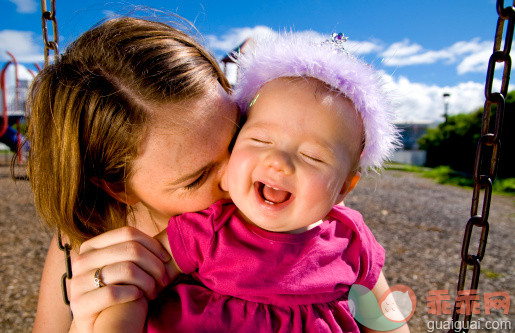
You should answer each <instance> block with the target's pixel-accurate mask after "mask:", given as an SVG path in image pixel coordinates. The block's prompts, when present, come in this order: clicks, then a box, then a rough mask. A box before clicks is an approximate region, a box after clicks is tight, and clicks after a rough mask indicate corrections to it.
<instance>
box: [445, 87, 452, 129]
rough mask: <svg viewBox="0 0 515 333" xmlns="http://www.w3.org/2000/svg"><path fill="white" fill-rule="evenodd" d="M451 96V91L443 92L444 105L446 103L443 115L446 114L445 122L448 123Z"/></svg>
mask: <svg viewBox="0 0 515 333" xmlns="http://www.w3.org/2000/svg"><path fill="white" fill-rule="evenodd" d="M449 97H451V94H449V93H443V105H444V113H443V116H444V118H445V123H447V117H448V109H449Z"/></svg>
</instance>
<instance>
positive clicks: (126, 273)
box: [70, 261, 160, 299]
mask: <svg viewBox="0 0 515 333" xmlns="http://www.w3.org/2000/svg"><path fill="white" fill-rule="evenodd" d="M96 272H97V270H91V271H88V272H85V273H84V274H80V275H74V276H73V279H72V282H71V285H70V289H71V293H72V295H81V294H86V293H88V292H90V291H92V290H94V289H96V288H98V286H96V285H95V281H94V280H95V277H96V276H95V273H96ZM98 279H99V280H100V282H102V283H103V284H105V285H134V286H136V287H138V288H139V289H140V290H141V291H143V293H144V294H145V296H146V297H147V298H148V299H154V298H155V297H156V296H157V293H158V288H159V286H158V284H157V283H156V280H155V279H154V278H153V277H152V276H151V275H149V274H148V273H147V272H145V271H144V270H143V269H141V268H140V267H139V266H138V265H136V264H135V263H133V262H131V261H124V262H119V263H114V264H111V265H108V266H104V267H102V268H101V269H100V271H99V274H98ZM101 288H103V287H101ZM159 289H160V288H159Z"/></svg>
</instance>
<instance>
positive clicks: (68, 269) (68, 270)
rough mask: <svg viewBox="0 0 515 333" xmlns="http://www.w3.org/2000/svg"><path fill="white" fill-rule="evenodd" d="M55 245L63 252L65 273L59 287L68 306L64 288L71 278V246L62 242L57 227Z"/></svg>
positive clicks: (66, 293) (66, 290)
mask: <svg viewBox="0 0 515 333" xmlns="http://www.w3.org/2000/svg"><path fill="white" fill-rule="evenodd" d="M57 247H58V248H59V250H61V251H63V252H64V263H65V266H66V273H64V274H63V276H62V277H61V289H62V292H63V300H64V304H66V305H68V306H70V299H69V298H68V288H66V280H67V279H68V280H70V279H71V278H72V260H71V256H70V251H71V246H70V244H68V243H65V244H63V239H62V236H61V230H60V229H57ZM70 314H71V311H70ZM72 318H73V315H72Z"/></svg>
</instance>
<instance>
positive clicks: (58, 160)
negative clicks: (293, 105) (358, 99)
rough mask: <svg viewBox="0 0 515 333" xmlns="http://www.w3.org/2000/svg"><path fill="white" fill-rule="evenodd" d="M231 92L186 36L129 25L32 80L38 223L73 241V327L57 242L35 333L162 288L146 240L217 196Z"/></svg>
mask: <svg viewBox="0 0 515 333" xmlns="http://www.w3.org/2000/svg"><path fill="white" fill-rule="evenodd" d="M229 88H230V85H229V84H228V82H227V80H226V78H225V77H224V75H223V74H222V72H221V70H220V68H219V66H218V65H217V63H216V61H215V60H214V59H213V57H212V56H210V55H209V54H208V53H207V52H206V51H205V50H204V49H203V47H202V46H201V45H199V44H198V43H197V42H196V41H195V40H194V39H193V38H191V37H190V36H189V35H187V34H185V33H184V32H182V31H180V30H177V29H174V28H172V27H170V26H168V25H166V24H163V23H157V22H151V21H146V20H140V19H135V18H127V17H125V18H118V19H113V20H109V21H107V22H105V23H103V24H101V25H99V26H97V27H94V28H92V29H91V30H89V31H87V32H86V33H84V34H83V35H82V36H80V37H79V38H78V39H77V40H76V41H75V42H74V43H72V44H71V45H70V47H69V48H68V49H67V51H66V52H65V54H63V55H62V57H61V58H60V59H59V60H58V61H56V62H55V63H54V64H52V65H51V66H49V67H47V68H45V69H44V70H43V71H42V72H41V73H40V74H39V75H38V77H37V78H36V80H35V82H34V84H33V86H32V88H31V91H30V96H29V97H30V110H31V115H30V125H29V127H30V128H29V133H28V138H29V140H30V142H31V151H30V155H29V177H30V180H31V185H32V187H33V191H34V198H35V203H36V207H37V209H38V211H39V212H40V214H41V216H42V217H43V219H44V220H45V222H46V223H47V224H48V225H49V226H51V227H52V228H54V229H56V228H60V230H61V232H62V233H63V235H64V238H65V240H66V241H67V242H70V243H71V244H72V248H73V250H72V268H73V278H72V279H71V282H70V283H69V284H68V296H69V297H70V300H71V309H72V311H73V315H74V317H73V318H74V319H73V322H72V321H71V319H70V316H69V309H68V307H67V306H65V304H64V303H63V301H62V295H61V287H60V280H61V276H62V274H63V273H64V272H65V265H64V260H63V253H62V252H61V251H59V249H58V247H57V243H56V237H54V239H53V240H52V243H51V245H50V248H49V250H48V254H47V259H46V262H45V266H44V271H43V276H42V279H41V289H40V295H39V301H38V310H37V314H36V319H35V323H34V332H43V331H48V332H66V331H68V330H70V329H71V330H78V331H91V330H92V328H93V324H94V322H95V320H96V318H97V316H98V314H99V313H100V312H101V311H102V310H104V309H106V308H108V307H110V306H112V305H115V304H119V303H124V302H128V301H132V300H136V299H141V300H142V302H141V304H142V306H147V303H146V299H147V298H148V299H153V298H155V296H156V295H157V293H158V292H159V291H160V290H161V289H162V287H163V286H165V285H166V284H168V282H169V281H168V279H167V276H166V273H165V268H164V267H165V266H164V263H166V262H167V261H168V260H169V259H170V257H169V256H168V254H166V252H165V251H164V249H162V247H161V246H160V244H159V243H158V242H157V241H155V240H154V239H152V238H151V237H152V236H154V235H155V234H157V233H158V232H159V231H161V230H163V229H164V228H165V227H166V225H167V222H168V219H169V218H170V217H171V216H173V215H176V214H180V213H183V212H188V211H197V210H201V209H204V208H206V207H207V206H208V205H209V204H211V203H212V202H214V201H216V200H218V199H220V198H222V197H224V196H225V193H224V192H223V191H222V190H221V188H220V186H219V182H220V176H221V174H222V173H223V171H224V168H225V164H226V162H227V159H228V157H229V152H228V147H229V144H230V142H231V139H232V137H233V135H234V133H235V132H236V124H237V121H238V111H237V108H236V106H235V105H234V104H233V103H232V102H231V100H230V98H229V96H228V93H229ZM120 227H121V228H120ZM95 278H98V280H97V285H95V283H94V280H95ZM104 285H105V286H104ZM98 286H102V287H101V288H98ZM142 294H144V295H145V296H146V298H145V297H141V296H142Z"/></svg>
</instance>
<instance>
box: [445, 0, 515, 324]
mask: <svg viewBox="0 0 515 333" xmlns="http://www.w3.org/2000/svg"><path fill="white" fill-rule="evenodd" d="M514 6H515V0H514V1H513V6H512V7H506V8H504V0H497V6H496V7H497V13H498V15H499V19H498V20H497V28H496V32H495V41H494V48H493V53H492V55H491V57H490V60H489V62H488V70H487V74H486V84H485V98H486V101H485V105H484V113H483V123H482V127H481V138H480V139H479V142H478V145H477V150H476V158H475V163H474V183H475V185H474V189H473V194H472V204H471V210H470V219H469V220H468V222H467V225H466V227H465V234H464V237H463V245H462V249H461V265H460V273H459V279H458V286H457V292H458V293H459V292H460V291H463V290H464V289H465V280H466V275H467V269H468V268H469V266H472V278H471V283H470V288H469V289H468V290H469V292H470V293H471V294H472V293H475V292H477V287H478V283H479V274H480V270H481V260H483V257H484V255H485V249H486V243H487V239H488V230H489V223H488V215H489V212H490V202H491V199H492V183H493V181H494V179H495V175H496V172H497V162H498V161H499V154H500V148H501V142H500V136H501V130H502V120H503V115H504V110H505V97H506V95H507V92H508V85H509V81H510V71H511V57H510V50H511V44H512V40H513V30H514V25H515V7H514ZM506 20H508V25H507V28H506V35H505V38H504V48H503V49H502V50H501V42H502V40H503V38H502V37H503V33H504V22H505V21H506ZM497 63H503V64H504V70H503V75H502V82H501V88H500V92H495V93H494V92H492V86H493V81H494V74H495V66H496V64H497ZM492 105H495V106H496V107H497V111H496V114H495V122H494V123H493V124H490V115H491V113H492ZM488 162H489V164H488ZM482 189H484V194H483V205H482V210H481V215H478V207H479V201H480V194H481V190H482ZM474 227H478V228H480V231H481V235H480V237H479V246H478V250H477V253H476V254H475V255H473V254H469V245H470V239H471V236H472V233H473V231H474ZM461 305H462V304H460V303H459V302H458V301H456V302H455V304H454V310H453V314H452V321H453V325H452V327H453V328H455V329H452V328H451V329H450V330H449V333H451V332H468V327H470V320H471V317H472V315H471V314H466V315H465V316H464V322H462V323H461V324H457V322H458V321H460V314H463V312H465V311H463V310H464V309H462V308H461Z"/></svg>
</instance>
